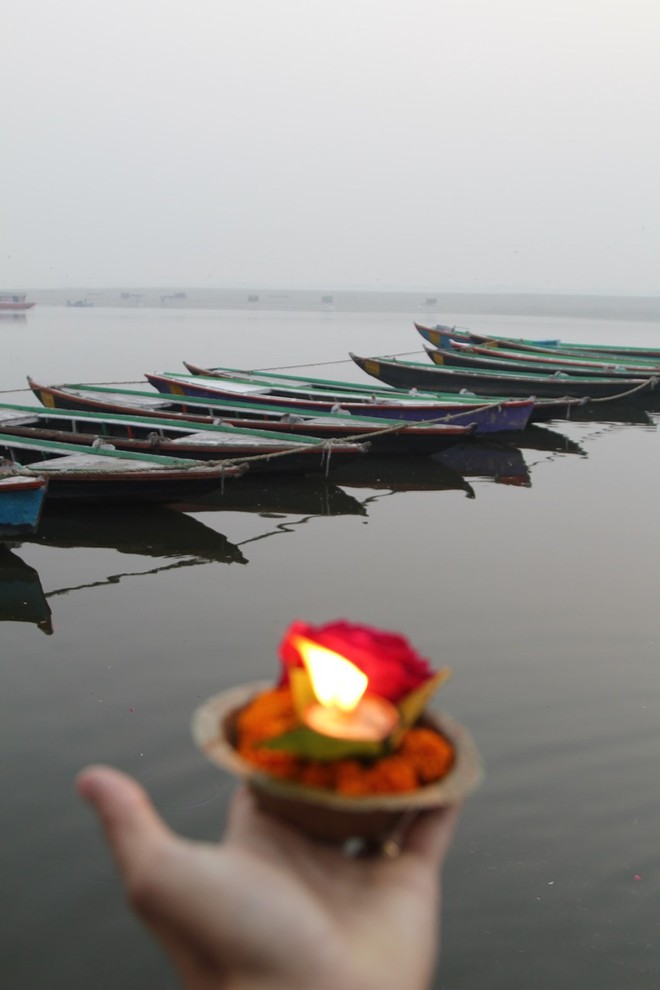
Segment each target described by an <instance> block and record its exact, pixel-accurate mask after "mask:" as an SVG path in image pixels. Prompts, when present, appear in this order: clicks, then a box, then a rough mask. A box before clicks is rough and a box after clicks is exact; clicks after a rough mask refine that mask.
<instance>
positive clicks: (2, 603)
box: [0, 544, 53, 636]
mask: <svg viewBox="0 0 660 990" xmlns="http://www.w3.org/2000/svg"><path fill="white" fill-rule="evenodd" d="M0 622H33V623H34V625H35V626H37V627H38V628H39V629H41V631H42V632H44V633H46V635H48V636H50V635H51V634H52V632H53V622H52V616H51V610H50V606H49V604H48V601H47V599H46V596H45V594H44V590H43V588H42V587H41V580H40V578H39V574H38V572H37V571H36V570H35V569H34V567H30V565H29V564H26V563H25V561H24V560H22V559H21V558H20V557H19V556H18V554H17V553H15V552H14V551H13V550H10V549H9V547H7V546H4V545H1V544H0Z"/></svg>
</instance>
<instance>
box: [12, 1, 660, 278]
mask: <svg viewBox="0 0 660 990" xmlns="http://www.w3.org/2000/svg"><path fill="white" fill-rule="evenodd" d="M3 11H4V13H3V16H2V24H3V35H4V41H3V57H2V67H1V68H0V74H1V78H2V83H3V92H4V93H5V100H4V114H3V119H4V141H3V150H2V155H1V156H0V179H1V182H0V188H1V190H2V192H1V200H0V208H1V217H0V222H1V229H2V247H3V256H4V257H3V265H2V268H0V287H4V288H16V289H18V288H22V287H23V288H29V287H35V288H36V287H44V288H47V287H57V286H67V285H77V286H81V285H96V286H109V285H120V284H122V285H199V286H204V285H208V286H213V287H216V286H232V285H246V286H251V285H255V286H259V285H261V286H266V285H272V286H275V285H282V286H284V285H286V286H289V287H294V286H326V287H341V286H360V287H364V288H388V287H392V288H407V287H415V288H423V287H425V288H428V289H437V290H443V289H444V290H452V289H456V290H474V291H482V290H483V291H487V290H492V289H502V290H514V291H515V290H521V291H567V292H571V291H576V292H581V291H584V292H603V293H617V292H625V293H628V292H630V293H641V294H657V293H658V285H659V279H658V273H659V272H660V197H659V194H658V183H659V179H658V176H659V175H660V136H659V133H658V99H659V95H660V58H658V50H659V46H660V5H659V4H658V3H657V0H621V2H615V0H552V2H547V0H332V2H330V0H112V2H108V0H58V2H53V0H4V3H3Z"/></svg>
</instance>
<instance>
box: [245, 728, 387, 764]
mask: <svg viewBox="0 0 660 990" xmlns="http://www.w3.org/2000/svg"><path fill="white" fill-rule="evenodd" d="M261 745H262V746H263V747H264V748H265V749H280V750H284V752H286V753H295V754H296V755H297V756H303V757H306V758H307V759H310V760H320V761H329V760H344V759H350V758H352V757H354V758H355V759H365V758H368V759H376V758H377V757H379V756H383V755H384V754H385V753H386V752H387V751H388V750H389V747H388V746H387V744H386V743H382V742H371V741H368V742H364V741H362V740H355V739H334V738H332V737H331V736H323V735H321V733H320V732H314V730H313V729H308V728H307V726H306V725H302V726H300V728H298V729H292V730H291V731H290V732H285V733H284V734H283V735H281V736H276V737H274V738H273V739H267V740H266V741H265V742H263V743H261Z"/></svg>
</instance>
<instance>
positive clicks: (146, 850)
mask: <svg viewBox="0 0 660 990" xmlns="http://www.w3.org/2000/svg"><path fill="white" fill-rule="evenodd" d="M76 787H77V789H78V793H79V794H80V795H81V797H83V798H84V799H85V800H86V801H88V802H89V804H91V805H92V807H93V808H94V811H95V812H96V814H97V815H98V818H99V820H100V822H101V825H102V826H103V829H104V832H105V836H106V839H107V841H108V845H109V846H110V849H111V850H112V853H113V855H114V857H115V859H116V861H117V865H118V867H119V871H120V873H121V875H122V877H123V878H124V880H125V881H126V882H127V883H128V885H129V886H130V885H131V882H132V881H133V879H134V878H135V876H137V875H138V874H142V873H144V871H145V869H147V868H148V864H149V863H150V862H151V861H153V856H154V853H156V852H157V851H158V850H159V849H162V847H163V845H164V844H165V843H166V842H167V841H169V840H171V839H172V838H173V835H172V832H170V830H169V828H168V827H167V826H166V825H165V823H164V822H163V820H162V818H161V817H160V815H159V814H158V813H157V811H156V809H155V808H154V806H153V805H152V803H151V801H150V800H149V798H148V797H147V794H146V793H145V791H144V790H143V788H142V787H141V786H140V785H139V784H138V782H137V781H136V780H133V778H132V777H129V776H128V775H127V774H125V773H121V771H119V770H115V769H113V768H112V767H106V766H91V767H86V768H85V769H84V770H82V771H81V772H80V774H79V775H78V777H77V778H76Z"/></svg>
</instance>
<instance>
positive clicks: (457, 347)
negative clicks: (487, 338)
mask: <svg viewBox="0 0 660 990" xmlns="http://www.w3.org/2000/svg"><path fill="white" fill-rule="evenodd" d="M438 350H440V351H441V353H442V354H445V355H447V354H454V353H458V354H468V355H471V356H475V357H476V356H480V357H484V358H488V359H489V360H497V361H515V362H516V363H519V364H522V365H524V366H526V367H529V366H531V365H539V366H540V367H543V366H544V365H545V366H548V367H550V368H552V370H553V371H554V370H555V369H569V368H570V369H576V370H577V371H578V374H581V373H582V370H581V369H584V370H585V371H590V372H591V371H593V372H596V373H597V374H600V375H601V376H602V375H605V376H610V375H612V374H614V373H615V372H616V373H617V375H618V374H624V375H627V376H628V377H631V376H632V377H640V378H643V377H644V376H646V375H653V374H657V375H660V365H658V364H656V363H655V361H652V360H651V359H650V358H644V359H640V360H639V362H636V363H634V364H630V363H625V364H622V363H621V362H620V361H612V360H610V361H606V360H602V361H598V360H597V359H596V357H595V356H594V357H588V358H587V357H585V358H577V357H576V356H567V355H566V354H565V353H564V352H562V351H558V352H554V353H553V352H552V351H551V350H550V348H544V349H541V348H538V350H536V351H514V350H513V349H511V350H502V349H500V348H497V347H489V346H488V345H487V344H462V343H459V342H458V341H451V342H450V345H449V347H442V348H438Z"/></svg>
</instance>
